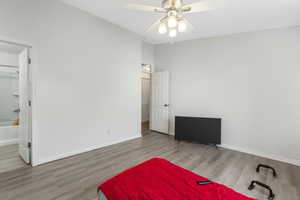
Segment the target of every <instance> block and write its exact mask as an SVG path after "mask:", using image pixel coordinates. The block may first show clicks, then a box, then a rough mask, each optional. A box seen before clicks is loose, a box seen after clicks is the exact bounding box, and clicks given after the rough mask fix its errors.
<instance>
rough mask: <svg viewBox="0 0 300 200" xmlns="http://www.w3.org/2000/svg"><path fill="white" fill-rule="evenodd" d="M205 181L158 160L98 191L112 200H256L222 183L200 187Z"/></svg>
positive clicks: (120, 176) (119, 176)
mask: <svg viewBox="0 0 300 200" xmlns="http://www.w3.org/2000/svg"><path fill="white" fill-rule="evenodd" d="M202 181H208V179H207V178H204V177H201V176H199V175H197V174H195V173H193V172H191V171H189V170H186V169H184V168H181V167H179V166H177V165H174V164H172V163H170V162H169V161H167V160H165V159H160V158H154V159H151V160H149V161H146V162H144V163H142V164H140V165H138V166H136V167H133V168H131V169H128V170H126V171H125V172H123V173H121V174H119V175H117V176H115V177H113V178H111V179H110V180H108V181H106V182H105V183H103V184H102V185H100V186H99V187H98V190H99V191H101V193H100V195H101V198H105V197H106V198H107V199H109V200H126V199H127V200H129V199H130V200H170V199H172V200H183V199H186V200H216V199H218V200H254V199H252V198H249V197H246V196H244V195H242V194H239V193H237V192H235V191H234V190H232V189H230V188H228V187H226V186H224V185H221V184H218V183H211V184H206V185H201V184H198V183H199V182H202ZM102 193H103V194H102Z"/></svg>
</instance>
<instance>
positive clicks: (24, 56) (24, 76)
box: [19, 49, 30, 163]
mask: <svg viewBox="0 0 300 200" xmlns="http://www.w3.org/2000/svg"><path fill="white" fill-rule="evenodd" d="M28 54H29V52H28V49H25V50H24V51H23V52H22V53H20V55H19V98H20V99H19V106H20V115H19V119H20V126H19V154H20V156H21V157H22V159H23V160H24V161H25V162H26V163H30V147H29V87H28V85H29V79H28V76H29V74H28V59H29V55H28Z"/></svg>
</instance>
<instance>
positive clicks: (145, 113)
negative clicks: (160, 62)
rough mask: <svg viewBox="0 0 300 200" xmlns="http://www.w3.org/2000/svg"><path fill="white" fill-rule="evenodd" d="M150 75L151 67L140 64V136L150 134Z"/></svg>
mask: <svg viewBox="0 0 300 200" xmlns="http://www.w3.org/2000/svg"><path fill="white" fill-rule="evenodd" d="M151 73H152V66H151V65H150V64H142V75H141V79H142V136H146V135H148V134H149V133H150V100H151Z"/></svg>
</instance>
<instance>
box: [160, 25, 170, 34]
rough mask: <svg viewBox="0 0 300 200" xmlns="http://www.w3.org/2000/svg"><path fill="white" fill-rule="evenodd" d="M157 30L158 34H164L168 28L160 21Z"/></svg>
mask: <svg viewBox="0 0 300 200" xmlns="http://www.w3.org/2000/svg"><path fill="white" fill-rule="evenodd" d="M158 32H159V33H160V34H165V33H167V32H168V29H167V26H166V24H165V23H163V22H162V23H160V24H159V27H158Z"/></svg>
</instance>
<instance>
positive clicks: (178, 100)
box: [155, 27, 300, 165]
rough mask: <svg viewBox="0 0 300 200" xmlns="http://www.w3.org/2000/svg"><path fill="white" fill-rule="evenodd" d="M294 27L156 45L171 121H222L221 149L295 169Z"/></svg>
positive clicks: (297, 86) (299, 65)
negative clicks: (179, 118)
mask: <svg viewBox="0 0 300 200" xmlns="http://www.w3.org/2000/svg"><path fill="white" fill-rule="evenodd" d="M299 52H300V27H293V28H284V29H275V30H268V31H260V32H253V33H242V34H235V35H231V36H224V37H217V38H210V39H199V40H192V41H186V42H179V43H175V44H173V45H171V44H163V45H158V46H156V51H155V59H156V60H155V66H156V68H157V69H158V70H168V71H170V77H171V83H170V87H171V107H170V109H171V118H170V120H171V132H172V133H174V116H176V115H187V116H199V117H220V118H222V119H223V121H222V143H223V145H224V146H225V147H228V148H232V149H236V150H239V151H245V152H248V153H254V154H257V155H261V156H266V157H270V158H273V159H277V160H282V161H286V162H290V163H294V164H298V165H300V145H299V141H300V134H299V133H300V123H299V119H300V92H299V91H300V78H299V74H300V56H299Z"/></svg>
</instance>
